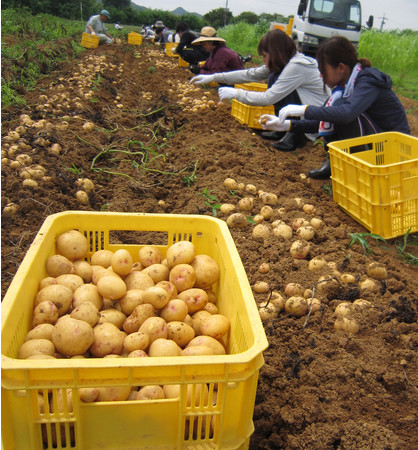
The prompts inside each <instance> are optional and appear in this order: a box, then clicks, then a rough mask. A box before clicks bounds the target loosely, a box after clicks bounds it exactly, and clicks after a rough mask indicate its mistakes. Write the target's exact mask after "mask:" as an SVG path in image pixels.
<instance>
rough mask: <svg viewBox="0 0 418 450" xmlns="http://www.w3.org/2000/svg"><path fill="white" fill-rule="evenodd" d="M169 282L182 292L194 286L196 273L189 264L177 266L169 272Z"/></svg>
mask: <svg viewBox="0 0 418 450" xmlns="http://www.w3.org/2000/svg"><path fill="white" fill-rule="evenodd" d="M169 281H170V282H171V283H173V284H174V286H175V287H176V289H177V292H182V291H185V290H186V289H190V288H192V287H193V286H194V283H195V281H196V273H195V271H194V269H193V267H192V266H191V265H190V264H177V265H176V266H174V267H173V268H172V269H171V270H170V275H169Z"/></svg>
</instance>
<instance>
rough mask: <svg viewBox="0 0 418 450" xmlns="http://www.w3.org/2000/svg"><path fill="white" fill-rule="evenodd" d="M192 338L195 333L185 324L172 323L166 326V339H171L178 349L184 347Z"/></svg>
mask: <svg viewBox="0 0 418 450" xmlns="http://www.w3.org/2000/svg"><path fill="white" fill-rule="evenodd" d="M194 337H195V332H194V330H193V328H192V327H191V326H190V325H187V323H184V322H179V321H173V322H169V323H168V324H167V339H172V340H173V341H174V342H175V343H176V344H177V345H178V346H179V347H182V348H183V347H185V346H186V345H187V344H188V343H189V342H190V341H191V340H192V339H193V338H194Z"/></svg>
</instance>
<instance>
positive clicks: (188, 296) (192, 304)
mask: <svg viewBox="0 0 418 450" xmlns="http://www.w3.org/2000/svg"><path fill="white" fill-rule="evenodd" d="M178 298H179V299H180V300H184V301H185V302H186V304H187V308H188V311H189V314H190V315H192V314H194V313H195V312H196V311H199V310H201V309H204V307H205V306H206V304H207V303H208V294H207V293H206V292H205V291H204V290H203V289H199V288H191V289H186V290H185V291H182V292H180V294H179V295H178Z"/></svg>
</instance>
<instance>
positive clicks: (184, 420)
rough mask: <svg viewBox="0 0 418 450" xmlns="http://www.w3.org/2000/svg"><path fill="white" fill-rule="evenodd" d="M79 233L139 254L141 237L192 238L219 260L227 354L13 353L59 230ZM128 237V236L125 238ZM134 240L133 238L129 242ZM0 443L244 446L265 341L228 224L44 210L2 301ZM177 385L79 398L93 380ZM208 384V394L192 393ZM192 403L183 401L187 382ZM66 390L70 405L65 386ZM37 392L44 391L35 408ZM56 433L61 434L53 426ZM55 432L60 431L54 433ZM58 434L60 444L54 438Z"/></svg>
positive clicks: (158, 240)
mask: <svg viewBox="0 0 418 450" xmlns="http://www.w3.org/2000/svg"><path fill="white" fill-rule="evenodd" d="M70 229H77V230H79V231H80V232H82V233H84V234H85V236H86V237H87V239H88V241H89V245H90V253H89V255H88V257H87V260H89V258H90V255H91V254H92V252H94V251H96V250H99V249H109V250H112V251H115V250H117V249H120V248H126V249H128V250H129V251H130V253H131V254H132V255H133V256H134V257H135V259H134V260H136V261H137V255H138V250H139V249H140V248H141V246H144V245H157V246H158V248H159V249H160V250H161V252H162V254H163V256H164V257H165V254H166V249H167V248H168V247H169V246H170V245H172V244H173V243H174V242H177V241H179V240H190V241H191V242H193V243H194V245H195V247H196V252H197V254H207V255H209V256H211V257H212V258H214V259H215V260H216V261H217V263H218V264H219V267H220V279H219V281H218V282H217V283H216V284H215V285H214V286H213V291H214V292H215V294H216V295H217V298H218V302H217V306H218V308H219V312H220V313H221V314H224V315H226V316H227V317H228V318H229V319H230V321H231V329H230V333H229V336H228V343H227V351H228V354H227V355H221V356H198V357H185V356H178V357H149V358H140V360H138V359H137V358H117V359H107V358H104V359H103V358H86V359H57V360H19V359H17V358H16V355H17V352H18V348H19V347H20V345H21V344H22V343H23V342H24V339H25V335H26V334H27V332H28V331H29V329H30V327H31V320H32V309H33V301H34V298H35V294H36V291H37V287H38V282H39V280H40V279H42V278H43V277H45V276H46V271H45V262H46V260H47V258H48V257H49V256H51V255H52V254H54V253H55V243H56V238H57V236H58V235H59V234H61V233H63V232H64V231H66V230H70ZM128 242H129V243H128ZM134 242H135V243H134ZM1 323H2V325H1V326H2V328H1V348H2V355H1V358H2V364H1V370H2V391H1V395H2V415H1V418H2V445H3V447H2V448H3V449H4V450H11V449H31V450H41V449H52V448H59V449H61V448H69V447H71V448H76V449H83V450H86V449H93V448H101V449H116V448H117V449H139V448H144V449H145V448H149V449H151V448H152V449H168V448H170V449H186V448H187V449H209V448H210V449H238V448H242V449H245V448H248V445H249V439H250V436H251V434H252V432H253V429H254V426H253V422H252V415H253V410H254V402H255V394H256V389H257V381H258V373H259V369H260V367H261V366H262V365H263V363H264V359H263V355H262V352H263V350H264V349H266V348H267V345H268V344H267V339H266V336H265V333H264V329H263V326H262V323H261V321H260V318H259V315H258V310H257V307H256V304H255V301H254V297H253V294H252V291H251V288H250V286H249V283H248V280H247V277H246V273H245V270H244V267H243V265H242V262H241V260H240V257H239V255H238V252H237V250H236V247H235V244H234V241H233V239H232V237H231V235H230V233H229V230H228V227H227V225H226V224H225V222H223V221H221V220H219V219H216V218H212V217H208V216H195V215H169V214H168V215H164V214H142V213H137V214H128V213H99V212H79V211H71V212H63V213H59V214H55V215H52V216H49V217H48V218H47V219H46V220H45V222H44V224H43V226H42V227H41V229H40V231H39V233H38V234H37V236H36V237H35V239H34V241H33V243H32V245H31V247H30V248H29V250H28V252H27V254H26V256H25V258H24V260H23V261H22V264H21V265H20V267H19V269H18V271H17V273H16V275H15V277H14V279H13V281H12V283H11V285H10V288H9V289H8V291H7V293H6V295H5V297H4V300H3V302H2V305H1ZM155 384H157V385H163V384H179V385H180V386H181V389H180V397H179V398H174V399H164V400H152V401H121V402H101V403H83V402H81V401H80V399H79V389H80V388H82V387H94V386H144V385H155ZM199 384H205V385H206V386H207V387H208V389H209V397H210V398H212V397H213V395H212V393H213V392H214V389H217V399H216V401H214V402H212V401H210V402H209V401H207V400H206V399H205V398H202V397H203V396H202V397H201V396H199V395H197V394H196V386H197V385H199ZM188 386H189V388H190V386H192V388H191V389H192V392H193V396H194V400H195V401H191V402H190V403H191V405H190V404H189V406H188V404H187V400H186V391H187V387H188ZM66 389H70V390H72V393H73V404H74V407H73V410H71V409H70V408H69V407H68V404H66V402H64V405H63V408H62V411H61V412H53V411H51V410H50V408H49V406H48V405H49V404H52V405H53V404H54V403H55V402H56V401H57V398H58V396H59V394H60V393H62V392H63V390H66ZM38 392H39V393H40V394H41V395H42V396H43V397H44V399H47V398H48V392H49V393H50V396H51V395H52V400H51V402H50V403H48V402H46V404H45V410H44V411H43V412H41V410H40V408H39V406H38ZM56 431H58V433H56ZM54 436H57V438H54ZM55 440H57V442H56V443H55Z"/></svg>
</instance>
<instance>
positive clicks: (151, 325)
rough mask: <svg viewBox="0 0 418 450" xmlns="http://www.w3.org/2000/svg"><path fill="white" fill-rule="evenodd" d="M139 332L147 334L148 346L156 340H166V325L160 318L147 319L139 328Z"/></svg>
mask: <svg viewBox="0 0 418 450" xmlns="http://www.w3.org/2000/svg"><path fill="white" fill-rule="evenodd" d="M139 331H141V332H142V333H146V334H148V337H149V340H150V344H151V343H152V342H154V341H155V340H156V339H158V338H163V339H167V323H166V321H165V320H164V319H162V318H161V317H149V318H148V319H145V321H144V322H143V324H142V325H141V326H140V327H139Z"/></svg>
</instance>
